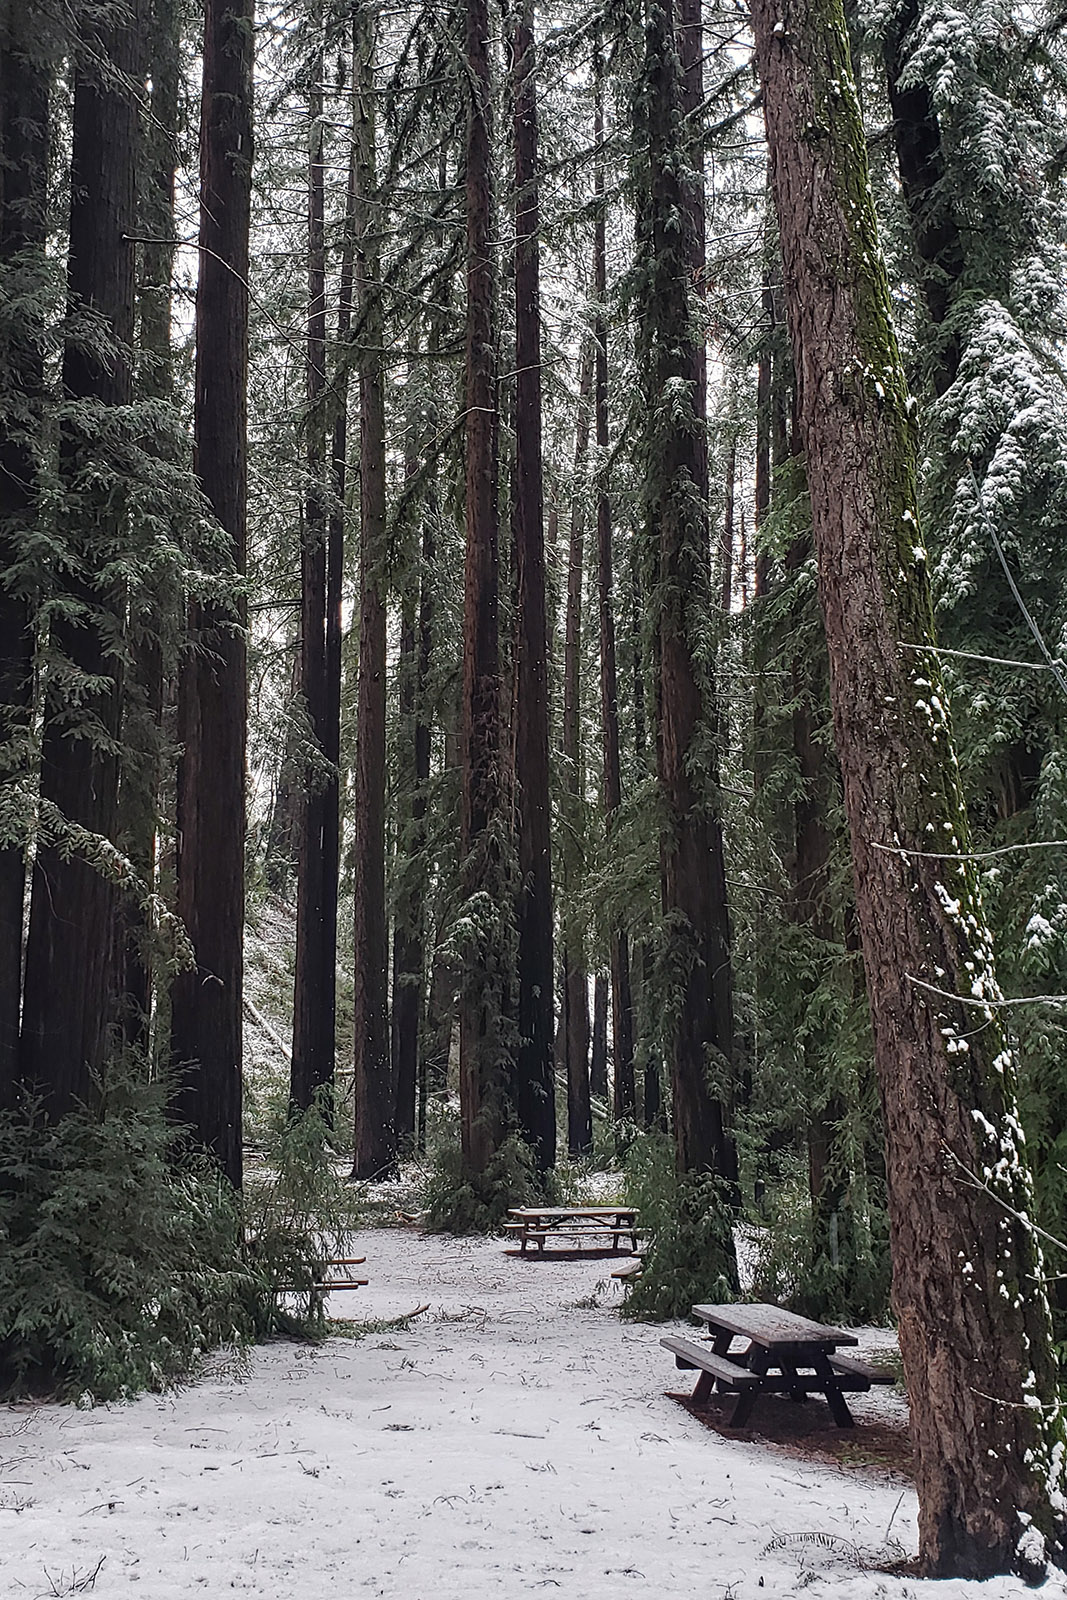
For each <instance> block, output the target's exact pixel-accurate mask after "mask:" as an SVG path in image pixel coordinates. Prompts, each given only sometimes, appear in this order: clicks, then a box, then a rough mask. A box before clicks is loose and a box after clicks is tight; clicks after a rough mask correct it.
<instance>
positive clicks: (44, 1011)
mask: <svg viewBox="0 0 1067 1600" xmlns="http://www.w3.org/2000/svg"><path fill="white" fill-rule="evenodd" d="M136 49H137V29H136V26H135V25H134V24H133V22H132V21H131V19H130V17H128V16H122V15H120V14H118V13H112V14H111V15H110V16H102V15H99V14H97V13H96V12H95V11H94V12H89V11H86V12H85V13H84V14H83V16H82V18H81V21H80V23H79V32H78V37H77V41H76V46H75V52H76V53H75V65H74V120H73V145H72V156H71V200H70V244H69V252H68V267H67V285H68V299H69V307H70V311H71V313H72V315H73V316H74V317H76V318H83V317H84V316H85V315H86V313H88V314H89V315H90V316H92V317H93V318H94V319H95V320H96V322H97V336H98V338H101V337H102V338H105V339H110V340H113V341H114V348H113V350H112V351H111V352H109V353H107V354H105V353H104V352H103V350H102V349H101V348H100V347H99V345H97V344H95V343H94V342H93V341H92V340H86V339H70V340H68V342H67V344H66V346H65V348H64V352H63V392H64V397H65V398H66V399H67V400H68V401H71V402H77V403H78V408H77V410H76V411H75V412H72V413H68V415H67V416H66V417H65V419H64V420H63V423H62V426H61V431H60V473H61V476H62V479H63V485H64V490H65V494H66V497H67V499H66V504H65V506H64V508H63V529H64V535H65V538H66V540H67V544H68V549H69V556H68V561H67V572H66V577H65V581H64V584H63V588H64V591H65V599H66V602H67V604H66V606H65V607H64V609H63V610H62V611H59V612H57V613H56V614H55V615H54V617H53V620H52V623H51V627H50V646H51V649H52V651H53V652H54V654H55V656H56V657H57V658H59V659H61V660H62V661H63V662H64V664H65V665H64V669H63V670H60V671H58V672H53V674H52V676H51V679H50V684H51V687H50V691H49V692H48V693H47V694H46V700H45V721H44V731H43V735H42V747H41V801H42V805H43V806H46V807H47V806H54V807H55V808H56V810H57V811H58V812H60V813H61V814H62V816H63V817H64V818H65V819H66V821H67V822H68V823H70V824H73V825H74V826H75V827H76V828H83V829H86V830H88V832H89V833H91V834H94V835H102V836H103V837H104V838H106V839H109V840H113V839H114V838H115V833H116V822H117V817H118V771H119V763H118V754H117V747H118V740H117V735H118V730H119V705H120V686H119V679H120V667H119V660H118V655H117V652H116V650H115V648H114V644H113V639H114V636H115V635H116V634H119V633H121V630H122V621H121V611H122V600H121V596H120V594H119V593H118V592H117V591H116V588H115V585H114V583H113V582H109V581H107V580H106V579H105V577H104V574H105V573H106V572H107V569H108V567H109V565H110V564H111V563H112V562H118V561H119V560H120V559H121V554H122V552H123V550H124V548H125V543H126V527H125V511H124V505H123V495H122V483H121V481H116V480H117V474H116V473H115V465H114V462H109V461H108V460H107V456H106V442H105V446H104V451H105V454H104V459H103V461H102V462H101V459H100V458H101V444H100V437H99V435H98V434H97V431H96V428H97V427H99V429H100V434H102V436H103V438H104V440H105V441H106V440H107V438H108V435H109V430H114V429H115V427H116V423H115V421H114V420H113V416H112V417H109V415H108V413H109V412H111V413H114V411H115V410H116V408H119V407H122V406H125V405H128V403H129V401H130V399H131V397H132V368H131V352H132V344H133V335H134V308H135V296H134V246H133V244H132V243H131V242H130V241H131V238H132V235H133V233H134V232H135V220H136V201H135V174H136V161H137V151H138V119H137V106H136V103H135V100H134V96H133V93H132V89H131V87H130V86H129V80H130V79H131V78H132V77H133V74H134V72H135V70H136V65H137V58H136ZM86 412H88V413H89V414H90V417H91V420H90V422H89V425H88V426H86V425H85V423H84V421H83V417H84V415H85V413H86ZM94 424H95V425H96V426H94ZM101 468H102V470H101ZM67 664H69V670H72V671H73V673H74V674H75V675H76V681H77V684H78V686H77V688H76V689H75V691H74V692H73V693H72V692H71V685H70V681H69V678H67V676H66V672H67ZM93 848H94V847H93V846H92V845H91V844H90V845H89V846H88V851H89V853H92V851H93ZM116 903H117V901H116V891H115V888H114V885H113V883H112V881H111V880H110V878H109V877H108V876H107V875H106V874H105V872H104V871H102V870H101V863H93V862H91V861H90V860H89V859H88V858H87V854H85V853H83V851H82V850H80V849H78V850H76V853H74V854H70V855H68V854H67V852H66V851H64V850H63V849H62V848H58V847H57V846H56V845H55V844H54V843H51V842H46V841H45V840H44V839H42V840H41V842H40V843H39V845H38V850H37V858H36V863H35V866H34V874H33V890H32V896H31V905H30V931H29V938H28V942H27V949H26V976H25V989H24V997H23V1015H22V1042H21V1075H22V1077H23V1079H24V1081H26V1082H27V1083H29V1084H36V1085H39V1086H40V1087H41V1089H42V1090H43V1091H44V1093H45V1099H46V1106H47V1109H48V1111H49V1114H50V1115H53V1116H60V1115H62V1114H63V1112H65V1111H66V1110H68V1109H69V1108H70V1106H71V1104H72V1102H73V1101H75V1100H81V1101H86V1100H88V1098H89V1094H90V1087H91V1075H92V1073H93V1071H94V1070H95V1069H96V1068H98V1067H99V1066H100V1065H101V1064H102V1062H103V1059H104V1056H105V1054H106V1051H107V1043H108V1039H107V1033H108V1024H109V1023H110V1021H111V1019H112V1013H113V1000H114V994H113V989H114V974H115V957H116V937H115V920H116Z"/></svg>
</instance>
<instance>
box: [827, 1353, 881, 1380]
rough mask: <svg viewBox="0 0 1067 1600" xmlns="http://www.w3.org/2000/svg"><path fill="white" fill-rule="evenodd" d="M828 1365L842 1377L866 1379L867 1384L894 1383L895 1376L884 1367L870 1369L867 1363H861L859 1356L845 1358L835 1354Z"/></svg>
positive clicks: (842, 1355) (840, 1354)
mask: <svg viewBox="0 0 1067 1600" xmlns="http://www.w3.org/2000/svg"><path fill="white" fill-rule="evenodd" d="M830 1365H831V1366H832V1367H833V1369H834V1371H835V1372H840V1373H841V1374H842V1375H844V1374H846V1373H847V1374H848V1376H849V1377H853V1378H866V1380H867V1382H868V1383H896V1381H897V1380H896V1376H895V1374H893V1373H892V1372H887V1371H886V1370H885V1368H884V1367H872V1366H871V1364H870V1362H869V1361H863V1360H862V1359H861V1358H860V1357H859V1356H846V1355H844V1354H842V1353H841V1352H835V1354H834V1355H832V1356H831V1357H830Z"/></svg>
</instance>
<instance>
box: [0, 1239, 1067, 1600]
mask: <svg viewBox="0 0 1067 1600" xmlns="http://www.w3.org/2000/svg"><path fill="white" fill-rule="evenodd" d="M358 1244H359V1249H360V1253H361V1254H364V1253H365V1254H366V1257H367V1265H366V1273H367V1276H368V1277H369V1278H370V1279H371V1283H370V1286H369V1287H368V1288H367V1289H364V1290H359V1291H357V1292H356V1293H354V1294H347V1295H344V1296H341V1295H338V1296H335V1297H334V1302H333V1304H332V1305H331V1307H330V1311H331V1312H332V1314H334V1315H337V1316H346V1317H354V1318H359V1319H361V1320H370V1319H382V1320H385V1319H390V1318H395V1317H398V1316H400V1315H402V1314H404V1313H406V1312H410V1311H413V1310H414V1309H415V1308H416V1307H418V1306H422V1305H424V1304H428V1305H429V1309H428V1310H427V1311H425V1312H423V1314H422V1315H421V1316H419V1317H418V1318H416V1319H415V1320H414V1322H413V1323H412V1324H411V1326H410V1328H409V1329H408V1330H407V1331H396V1330H393V1331H381V1332H377V1333H376V1332H373V1331H372V1332H369V1333H367V1334H366V1335H365V1336H364V1337H363V1338H361V1339H359V1340H352V1339H330V1340H329V1341H327V1342H326V1343H325V1344H323V1345H321V1346H318V1347H315V1348H306V1347H302V1346H296V1345H292V1344H283V1343H278V1344H273V1345H269V1346H266V1347H261V1348H259V1349H256V1350H253V1351H252V1352H251V1353H250V1354H249V1355H248V1357H247V1358H242V1359H240V1360H239V1359H237V1358H234V1357H229V1358H225V1357H218V1358H216V1359H215V1360H214V1361H213V1363H212V1365H211V1366H210V1367H209V1369H208V1372H207V1373H206V1374H205V1375H204V1376H203V1377H202V1378H201V1380H200V1381H199V1382H198V1383H196V1384H194V1385H191V1386H189V1387H187V1388H184V1389H181V1390H179V1391H176V1392H172V1393H170V1394H167V1395H164V1396H146V1397H142V1398H140V1399H138V1400H137V1401H135V1402H133V1403H131V1404H128V1405H115V1406H102V1407H98V1408H97V1409H95V1410H89V1411H77V1410H74V1409H72V1408H69V1407H60V1406H54V1405H33V1406H20V1407H11V1408H7V1409H6V1410H2V1409H0V1595H2V1596H3V1600H8V1597H11V1600H14V1597H16V1596H19V1597H22V1596H30V1597H34V1596H44V1597H49V1600H50V1597H51V1596H53V1595H64V1594H71V1593H78V1592H89V1591H90V1589H91V1592H92V1593H93V1595H94V1596H95V1597H96V1600H113V1597H116V1596H123V1597H129V1596H136V1597H137V1600H177V1597H179V1596H180V1597H182V1600H185V1597H188V1596H197V1595H201V1594H206V1595H210V1596H212V1597H216V1600H217V1597H219V1596H222V1595H224V1594H227V1593H229V1592H231V1591H236V1592H245V1593H247V1594H252V1595H260V1596H264V1597H267V1600H334V1597H337V1600H352V1597H355V1596H359V1595H364V1594H366V1595H375V1596H379V1595H380V1596H387V1597H389V1600H401V1597H403V1600H460V1597H462V1600H481V1597H482V1596H501V1597H510V1596H516V1597H518V1596H522V1595H526V1594H528V1593H530V1594H533V1593H542V1594H552V1593H557V1594H558V1593H563V1594H567V1595H569V1596H571V1597H572V1600H602V1597H603V1600H607V1597H609V1596H610V1597H611V1600H653V1597H656V1600H660V1597H663V1600H676V1597H677V1600H779V1597H784V1596H791V1595H795V1594H800V1593H801V1592H802V1591H803V1592H805V1593H806V1594H808V1595H810V1596H811V1597H812V1600H846V1597H847V1600H1008V1597H1009V1596H1010V1597H1013V1600H1014V1597H1017V1596H1022V1595H1023V1594H1025V1593H1028V1592H1031V1591H1027V1590H1025V1589H1024V1587H1023V1585H1022V1584H1021V1583H1018V1582H1016V1581H1015V1580H1011V1579H999V1580H994V1581H993V1582H991V1583H988V1584H982V1585H978V1584H968V1583H962V1582H947V1583H920V1582H917V1581H916V1580H915V1579H913V1578H902V1577H897V1576H890V1575H888V1574H886V1573H884V1572H880V1571H878V1570H871V1567H870V1565H869V1563H870V1562H873V1561H877V1560H878V1559H882V1560H890V1559H892V1558H893V1557H894V1556H898V1555H899V1554H900V1550H899V1546H901V1545H903V1546H904V1547H905V1550H906V1551H907V1552H908V1553H911V1552H912V1551H913V1549H914V1540H915V1503H914V1496H913V1494H912V1493H911V1491H910V1489H907V1488H906V1487H902V1484H901V1482H900V1481H899V1480H897V1479H893V1478H891V1477H890V1476H888V1475H886V1474H882V1475H879V1474H876V1473H873V1472H870V1471H867V1470H864V1469H857V1468H856V1467H854V1466H845V1465H843V1464H839V1465H827V1464H813V1463H812V1462H811V1461H809V1460H807V1459H804V1457H803V1456H800V1455H790V1454H788V1453H786V1452H784V1451H783V1450H781V1449H777V1448H775V1447H773V1446H770V1445H768V1444H766V1443H764V1442H762V1441H760V1440H759V1439H756V1440H752V1441H749V1440H744V1441H742V1440H738V1439H725V1438H722V1437H721V1436H720V1435H719V1434H717V1433H716V1432H714V1431H713V1430H711V1429H710V1428H707V1427H706V1426H704V1425H703V1424H702V1423H700V1422H699V1421H697V1420H696V1419H694V1418H693V1417H691V1416H690V1415H689V1414H688V1413H687V1412H686V1411H685V1410H684V1409H683V1407H682V1406H680V1405H679V1404H678V1403H677V1401H675V1400H671V1399H668V1398H666V1397H665V1394H664V1391H665V1390H683V1391H684V1390H685V1389H687V1388H688V1386H689V1383H690V1381H691V1377H692V1375H691V1374H688V1373H681V1374H680V1373H677V1372H676V1371H675V1369H674V1367H673V1363H672V1361H671V1358H670V1356H669V1355H668V1354H667V1352H666V1351H664V1350H661V1349H660V1346H659V1336H660V1332H661V1331H662V1330H661V1329H659V1328H652V1327H647V1326H643V1325H641V1324H634V1323H626V1322H622V1321H620V1320H619V1318H618V1317H617V1316H616V1315H615V1314H614V1312H613V1310H612V1309H611V1307H612V1306H613V1305H615V1304H616V1303H617V1301H618V1299H619V1296H620V1290H619V1287H618V1285H617V1284H614V1283H612V1282H611V1280H610V1279H609V1277H608V1274H609V1271H610V1265H611V1263H610V1262H608V1261H604V1260H580V1259H572V1260H552V1261H547V1260H546V1261H537V1260H531V1261H524V1260H520V1259H517V1258H515V1257H513V1256H509V1255H507V1254H505V1251H504V1249H503V1247H502V1245H501V1243H500V1242H499V1241H497V1240H465V1239H461V1240H453V1239H448V1238H443V1237H422V1236H420V1235H418V1234H417V1233H414V1232H411V1231H407V1230H392V1229H390V1230H376V1231H371V1232H367V1233H364V1234H362V1235H361V1236H360V1237H359V1240H358ZM598 1286H599V1289H598ZM592 1300H598V1301H599V1302H600V1303H599V1304H591V1303H590V1302H591V1301H592ZM882 1338H883V1340H884V1335H883V1336H882ZM894 1403H895V1404H898V1405H899V1404H900V1402H899V1401H895V1399H894V1397H893V1396H891V1395H887V1394H886V1393H885V1392H884V1391H883V1392H881V1393H877V1392H876V1393H875V1394H872V1396H870V1397H860V1398H859V1399H857V1400H856V1402H855V1405H854V1409H855V1411H856V1414H857V1416H863V1415H868V1416H876V1415H879V1414H884V1412H885V1408H886V1407H887V1406H889V1407H892V1405H893V1404H894ZM811 1404H812V1405H818V1404H821V1402H818V1401H813V1402H811ZM868 1407H869V1408H871V1409H870V1410H867V1409H865V1408H868ZM805 1409H807V1408H805ZM753 1420H754V1422H758V1418H754V1419H753ZM790 1536H795V1537H790ZM769 1547H770V1548H769ZM859 1552H862V1553H863V1555H864V1556H865V1557H866V1558H867V1559H866V1560H858V1559H857V1557H858V1553H859ZM94 1574H95V1580H94V1578H93V1575H94ZM1041 1592H1042V1594H1043V1595H1045V1596H1046V1597H1047V1600H1052V1597H1053V1596H1054V1597H1055V1600H1060V1597H1062V1596H1067V1587H1065V1586H1064V1585H1063V1583H1062V1582H1061V1580H1060V1579H1059V1578H1058V1577H1057V1578H1054V1579H1051V1580H1050V1581H1049V1583H1048V1584H1047V1585H1046V1586H1045V1588H1044V1589H1043V1590H1042V1591H1041Z"/></svg>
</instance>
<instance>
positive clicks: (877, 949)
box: [753, 0, 1064, 1577]
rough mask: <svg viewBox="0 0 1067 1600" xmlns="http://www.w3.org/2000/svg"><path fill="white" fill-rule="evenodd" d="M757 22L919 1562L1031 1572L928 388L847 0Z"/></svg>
mask: <svg viewBox="0 0 1067 1600" xmlns="http://www.w3.org/2000/svg"><path fill="white" fill-rule="evenodd" d="M753 22H754V27H755V34H756V47H757V59H758V63H759V70H760V77H761V80H762V84H763V103H764V113H765V117H766V123H767V136H768V141H769V145H770V150H771V158H772V178H773V188H774V195H775V203H776V207H777V211H778V219H779V228H780V233H781V242H782V255H783V263H784V275H785V284H786V299H787V311H788V316H789V322H790V330H791V339H792V347H793V354H794V361H795V366H796V371H797V380H798V385H799V424H800V434H801V441H802V444H803V447H804V451H805V455H806V462H807V474H808V482H809V486H810V493H811V506H812V520H813V527H814V533H815V541H816V548H817V553H818V562H819V582H820V595H821V600H822V606H823V612H824V617H825V622H826V633H827V640H828V645H829V652H830V672H831V700H832V705H833V713H834V729H835V737H836V742H837V749H838V755H839V759H840V762H841V768H842V774H843V778H844V786H845V804H846V811H847V816H848V822H849V828H850V833H851V847H852V858H853V870H854V877H855V885H856V907H857V919H858V924H859V929H860V936H861V940H862V945H863V955H864V963H865V967H866V973H867V987H868V995H869V998H870V1005H871V1015H872V1021H873V1026H874V1035H875V1052H876V1059H877V1064H878V1072H879V1079H880V1085H881V1093H882V1100H883V1106H884V1112H885V1121H886V1145H887V1177H888V1184H889V1198H890V1226H891V1240H892V1249H893V1296H894V1302H895V1306H896V1311H897V1315H898V1318H899V1324H900V1342H901V1350H902V1354H903V1357H904V1365H905V1371H906V1375H907V1380H908V1387H909V1391H910V1397H911V1415H912V1432H913V1438H914V1443H915V1450H916V1486H917V1490H918V1495H919V1539H920V1562H921V1565H922V1568H923V1571H924V1572H925V1573H926V1574H927V1575H930V1576H949V1575H959V1576H963V1577H985V1576H988V1575H991V1574H994V1573H998V1572H1006V1571H1009V1570H1012V1569H1015V1570H1019V1571H1022V1572H1024V1573H1026V1574H1028V1575H1032V1574H1033V1573H1034V1571H1035V1569H1036V1570H1040V1568H1041V1566H1042V1564H1043V1562H1044V1560H1045V1548H1046V1541H1047V1547H1048V1552H1049V1554H1051V1555H1052V1557H1053V1558H1054V1559H1055V1560H1057V1561H1060V1562H1062V1558H1063V1526H1062V1514H1061V1512H1060V1510H1059V1509H1057V1508H1058V1507H1059V1506H1062V1503H1063V1502H1062V1498H1061V1495H1062V1489H1063V1484H1062V1481H1061V1477H1062V1456H1063V1449H1064V1445H1063V1426H1062V1419H1061V1415H1060V1410H1059V1403H1058V1396H1057V1390H1056V1373H1055V1364H1054V1360H1053V1355H1052V1348H1051V1325H1050V1318H1049V1311H1048V1303H1047V1297H1046V1293H1045V1287H1044V1269H1043V1265H1042V1261H1041V1252H1040V1249H1039V1246H1038V1240H1037V1236H1036V1234H1035V1231H1034V1228H1033V1225H1032V1223H1031V1222H1030V1220H1029V1218H1030V1214H1031V1209H1032V1197H1031V1183H1030V1176H1029V1172H1028V1168H1027V1163H1026V1156H1025V1151H1024V1149H1023V1144H1022V1134H1021V1129H1020V1127H1019V1122H1018V1116H1017V1111H1016V1103H1015V1072H1016V1066H1015V1059H1014V1056H1013V1053H1012V1049H1011V1045H1010V1042H1009V1041H1008V1040H1007V1038H1006V1037H1005V1034H1004V1030H1003V1028H1002V1026H1001V1020H1000V1018H1001V1012H1000V1010H999V1007H998V1001H999V998H1000V996H999V991H998V989H997V985H996V977H995V972H994V965H993V953H992V946H991V940H990V937H989V934H988V932H987V929H986V925H985V922H984V918H983V915H982V907H981V899H980V895H979V887H978V878H977V873H976V871H975V868H974V864H973V862H972V861H969V860H968V859H967V858H966V852H967V849H968V834H967V815H966V809H965V805H964V801H963V796H962V794H961V792H960V788H959V780H958V774H957V769H956V765H955V760H954V754H953V748H952V735H951V729H950V725H949V718H948V712H947V708H946V700H945V694H944V690H943V687H942V684H941V678H940V671H939V666H938V659H937V654H936V649H935V641H934V631H933V615H932V607H931V598H930V587H929V580H928V576H927V568H926V558H925V552H924V550H923V547H922V544H921V540H920V536H919V529H918V526H917V518H916V487H915V453H914V431H913V418H912V412H913V410H914V402H913V401H910V400H909V398H908V396H907V394H906V390H905V384H904V379H903V374H902V369H901V363H900V356H899V352H898V350H897V345H896V340H895V336H894V332H893V326H892V317H891V305H890V298H889V287H888V282H887V280H886V275H885V269H884V266H883V264H882V260H881V254H880V249H879V241H878V231H877V223H876V219H875V215H874V209H873V202H872V199H871V192H870V187H869V179H868V170H867V155H866V143H865V139H864V133H863V127H862V124H861V120H860V116H859V111H858V106H857V101H856V94H855V87H854V83H853V79H852V67H851V62H850V58H849V49H848V37H847V31H846V26H845V19H844V15H843V12H842V10H841V7H840V4H839V0H784V3H782V0H756V4H755V6H754V9H753ZM902 643H903V644H907V645H910V646H912V647H913V648H911V649H909V650H907V651H904V650H902V649H901V648H900V646H901V644H902ZM924 851H927V852H932V853H930V854H924V853H923V852H924ZM936 852H943V853H944V854H942V855H937V854H936ZM956 996H961V997H962V998H961V999H957V998H955V997H956Z"/></svg>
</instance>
